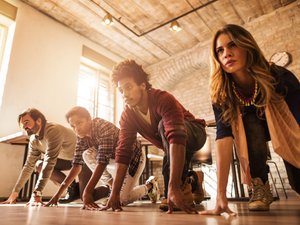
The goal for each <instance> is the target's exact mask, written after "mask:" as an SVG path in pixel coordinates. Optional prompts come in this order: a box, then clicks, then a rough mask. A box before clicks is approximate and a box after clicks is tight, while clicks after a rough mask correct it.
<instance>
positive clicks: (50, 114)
mask: <svg viewBox="0 0 300 225" xmlns="http://www.w3.org/2000/svg"><path fill="white" fill-rule="evenodd" d="M8 2H10V3H11V4H13V5H16V6H17V7H18V14H17V19H16V30H15V35H14V40H13V46H12V52H11V58H10V64H9V68H8V74H7V79H6V84H5V88H4V95H3V103H2V106H1V108H0V124H1V126H0V137H3V136H6V135H8V134H12V133H16V132H18V131H20V128H19V127H18V124H17V116H18V115H19V114H20V113H21V112H22V111H23V110H24V109H26V108H28V107H36V108H38V109H40V110H41V111H42V112H43V113H44V114H45V116H46V118H47V119H48V121H53V122H57V123H60V124H63V125H66V126H68V124H67V122H66V121H65V118H64V115H65V113H66V112H67V111H68V110H69V109H70V108H71V107H73V106H74V105H75V104H76V96H77V78H78V73H79V62H80V57H81V51H82V46H83V45H85V46H87V47H89V48H91V49H93V50H95V51H97V52H98V53H100V54H103V55H105V56H106V57H108V58H110V59H112V60H113V61H120V60H121V59H120V58H119V57H118V56H116V55H112V54H111V53H110V52H109V51H108V50H107V49H105V48H104V47H102V46H99V45H97V44H95V43H93V42H91V41H89V40H88V39H86V38H84V37H82V36H80V35H79V34H77V33H75V32H74V31H72V30H71V29H69V28H67V27H66V26H64V25H62V24H60V23H58V22H56V21H54V20H53V19H51V18H49V17H47V16H45V15H43V14H41V13H40V12H38V11H36V10H34V9H33V8H31V7H30V6H28V5H26V4H24V3H22V2H20V1H13V0H9V1H8ZM19 151H20V146H17V147H16V146H9V147H8V146H7V145H3V144H2V145H0V165H1V173H0V177H1V182H0V183H1V185H0V197H3V196H6V195H7V193H9V192H10V190H11V188H12V186H13V184H12V182H11V180H14V181H15V179H14V178H16V177H17V175H18V174H17V173H18V172H19V171H18V169H20V168H19V166H18V167H15V168H14V170H13V171H11V172H10V175H9V176H8V173H2V172H3V171H2V168H8V169H10V168H11V166H12V163H13V165H15V163H16V160H19V157H20V156H18V157H16V156H15V153H16V152H19ZM21 151H22V150H21ZM22 154H23V152H22V153H21V157H23V155H22ZM21 161H22V160H21ZM18 164H19V163H18ZM6 183H7V184H8V185H4V184H6Z"/></svg>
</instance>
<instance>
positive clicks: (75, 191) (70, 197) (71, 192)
mask: <svg viewBox="0 0 300 225" xmlns="http://www.w3.org/2000/svg"><path fill="white" fill-rule="evenodd" d="M79 198H80V192H79V184H78V183H76V182H73V183H72V184H71V185H70V186H69V187H68V191H67V194H66V196H65V197H64V198H61V199H59V200H58V202H59V203H70V202H73V201H75V200H77V199H79Z"/></svg>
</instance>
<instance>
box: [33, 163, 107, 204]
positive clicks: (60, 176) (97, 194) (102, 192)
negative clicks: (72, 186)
mask: <svg viewBox="0 0 300 225" xmlns="http://www.w3.org/2000/svg"><path fill="white" fill-rule="evenodd" d="M42 166H43V161H41V162H40V163H39V164H38V166H37V171H38V172H40V171H41V168H42ZM71 168H72V161H71V160H64V159H57V161H56V164H55V166H54V169H53V172H52V174H51V177H50V180H51V181H53V182H54V183H55V184H57V185H60V184H61V183H62V182H63V181H64V179H65V178H66V175H65V174H64V173H63V172H62V171H68V170H70V169H71ZM91 176H92V171H91V170H90V169H89V168H88V167H87V165H85V164H84V165H82V169H81V172H80V173H79V175H78V180H79V191H80V197H81V198H82V194H83V191H84V189H85V187H86V185H87V183H88V182H89V180H90V177H91ZM106 192H108V190H106V189H103V187H97V188H95V190H94V193H93V197H94V200H98V199H100V198H103V197H106V196H107V195H108V193H106Z"/></svg>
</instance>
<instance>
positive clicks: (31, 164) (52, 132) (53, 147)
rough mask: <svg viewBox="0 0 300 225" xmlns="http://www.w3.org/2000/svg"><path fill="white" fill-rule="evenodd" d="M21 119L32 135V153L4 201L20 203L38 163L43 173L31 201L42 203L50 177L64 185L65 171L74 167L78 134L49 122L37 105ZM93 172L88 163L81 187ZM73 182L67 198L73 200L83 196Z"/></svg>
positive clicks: (30, 203)
mask: <svg viewBox="0 0 300 225" xmlns="http://www.w3.org/2000/svg"><path fill="white" fill-rule="evenodd" d="M18 123H19V126H20V127H21V128H22V129H24V130H25V131H26V132H27V134H28V136H30V140H29V153H28V156H27V159H26V163H25V164H24V166H23V169H22V171H21V173H20V175H19V178H18V180H17V182H16V184H15V186H14V188H13V190H12V192H11V194H10V196H9V198H8V199H7V200H6V201H5V202H2V203H3V204H14V203H16V199H17V197H18V193H19V192H20V190H21V189H22V187H23V186H24V184H25V183H26V181H27V180H28V179H29V177H30V176H31V174H32V172H33V171H34V169H35V167H36V170H37V172H38V173H39V177H38V180H37V182H36V185H35V188H34V190H33V193H32V195H31V199H30V201H29V202H28V203H27V205H31V206H36V205H41V204H42V191H43V189H44V187H45V186H46V184H47V182H48V180H49V179H50V180H51V181H53V182H54V183H55V184H57V185H60V184H61V183H62V182H63V180H64V179H65V177H66V176H65V174H64V173H63V172H62V171H66V170H70V169H71V167H72V159H73V156H74V151H75V144H76V135H75V134H74V132H73V131H72V130H71V129H68V128H66V127H64V126H62V125H59V124H55V123H49V122H47V120H46V118H45V116H44V115H43V114H42V113H41V112H40V111H39V110H37V109H34V108H29V109H27V110H26V111H24V112H23V113H21V114H20V115H19V117H18ZM42 155H44V156H43V159H42V158H41V157H42ZM90 176H91V171H90V170H89V169H88V168H87V167H85V169H83V170H82V172H81V174H80V175H79V187H80V186H83V185H84V186H85V185H86V184H87V181H88V180H89V177H90ZM71 186H72V188H73V189H70V190H68V199H67V200H69V202H70V201H72V200H75V199H78V198H79V187H78V183H75V182H74V184H73V185H71ZM76 186H77V187H76ZM64 200H65V201H67V200H66V199H64Z"/></svg>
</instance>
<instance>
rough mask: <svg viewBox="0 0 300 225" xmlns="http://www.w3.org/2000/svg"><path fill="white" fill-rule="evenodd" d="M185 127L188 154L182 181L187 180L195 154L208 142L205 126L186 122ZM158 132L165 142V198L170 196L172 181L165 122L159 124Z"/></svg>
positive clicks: (163, 168) (163, 170) (163, 172)
mask: <svg viewBox="0 0 300 225" xmlns="http://www.w3.org/2000/svg"><path fill="white" fill-rule="evenodd" d="M185 127H186V129H187V135H188V138H187V143H186V152H185V164H184V169H183V173H182V180H183V181H184V180H185V177H186V176H187V173H188V169H189V165H190V162H191V159H192V157H193V155H194V153H195V152H196V151H197V150H199V149H201V148H202V147H203V145H204V144H205V141H206V131H205V128H204V126H203V125H201V124H199V123H195V122H189V121H185ZM158 132H159V134H160V136H161V139H162V142H163V148H164V149H163V150H164V152H165V155H164V158H163V167H162V174H163V177H164V184H165V190H164V195H165V197H167V196H168V186H169V179H170V151H169V142H168V140H167V138H166V137H165V128H164V126H163V122H162V121H160V122H159V124H158Z"/></svg>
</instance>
